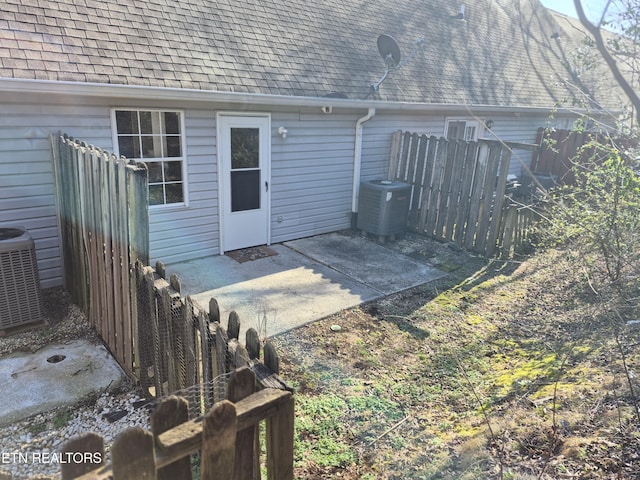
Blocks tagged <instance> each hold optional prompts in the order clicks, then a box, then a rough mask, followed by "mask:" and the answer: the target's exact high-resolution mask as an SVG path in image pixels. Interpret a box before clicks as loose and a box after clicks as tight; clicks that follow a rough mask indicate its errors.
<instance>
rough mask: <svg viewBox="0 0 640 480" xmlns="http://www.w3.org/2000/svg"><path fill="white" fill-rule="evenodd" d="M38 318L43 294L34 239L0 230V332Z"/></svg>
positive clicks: (21, 231)
mask: <svg viewBox="0 0 640 480" xmlns="http://www.w3.org/2000/svg"><path fill="white" fill-rule="evenodd" d="M41 318H42V293H41V290H40V279H39V277H38V266H37V263H36V252H35V245H34V242H33V239H32V238H31V235H30V234H29V233H28V232H27V231H26V230H24V229H22V228H13V227H12V228H0V330H6V329H10V328H13V327H18V326H21V325H25V324H29V323H33V322H39V321H41Z"/></svg>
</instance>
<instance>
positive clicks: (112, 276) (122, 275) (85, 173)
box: [50, 135, 149, 375]
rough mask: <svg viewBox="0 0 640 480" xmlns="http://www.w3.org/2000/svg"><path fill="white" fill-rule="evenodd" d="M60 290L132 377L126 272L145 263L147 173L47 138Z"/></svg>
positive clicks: (83, 146)
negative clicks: (60, 265)
mask: <svg viewBox="0 0 640 480" xmlns="http://www.w3.org/2000/svg"><path fill="white" fill-rule="evenodd" d="M50 138H51V146H52V154H53V163H54V170H55V178H56V198H57V208H58V218H59V223H60V233H61V237H62V238H61V240H62V261H63V269H64V286H65V289H66V290H67V291H68V292H69V293H70V294H71V297H72V298H73V301H74V302H75V303H76V304H78V305H79V306H80V308H81V309H82V310H83V312H84V313H85V314H86V315H87V318H88V319H89V321H90V322H91V324H92V325H93V326H94V327H95V328H96V330H97V331H98V333H99V334H100V336H101V337H102V339H103V340H104V341H105V343H106V344H107V345H108V346H109V349H110V350H111V353H112V354H113V355H114V357H115V358H116V359H117V360H118V362H119V363H120V365H121V366H122V367H123V369H124V370H125V371H126V372H127V373H129V374H130V375H133V374H134V368H133V366H134V361H135V359H134V357H135V344H134V329H135V323H136V322H135V302H132V301H131V298H132V296H131V290H132V288H133V289H135V284H132V282H131V276H130V270H131V265H133V264H134V263H135V262H136V260H138V259H139V260H141V261H142V262H145V263H147V262H148V261H149V232H148V225H149V217H148V188H147V170H146V167H145V165H144V164H130V163H127V162H126V160H125V159H124V158H117V157H116V156H115V155H112V154H110V153H107V152H104V151H102V150H100V149H98V148H95V147H93V146H91V145H87V144H86V143H80V142H77V141H75V140H73V139H72V138H69V137H67V136H66V135H64V136H62V135H51V137H50Z"/></svg>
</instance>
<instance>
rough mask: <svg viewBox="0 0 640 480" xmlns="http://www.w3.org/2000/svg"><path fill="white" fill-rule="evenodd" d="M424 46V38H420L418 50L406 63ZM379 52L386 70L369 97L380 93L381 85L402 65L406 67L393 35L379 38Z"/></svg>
mask: <svg viewBox="0 0 640 480" xmlns="http://www.w3.org/2000/svg"><path fill="white" fill-rule="evenodd" d="M423 45H424V38H419V39H418V41H417V42H416V48H415V49H414V50H413V52H411V55H409V57H408V58H407V59H406V60H405V61H404V63H407V62H409V61H410V60H411V59H412V58H413V57H414V55H415V54H416V52H417V51H418V49H420V48H422V46H423ZM378 52H380V56H381V57H382V59H383V60H384V63H385V66H386V68H385V71H384V74H383V75H382V77H380V80H378V81H377V82H376V83H372V84H371V86H370V88H369V93H368V95H367V97H369V96H370V95H374V94H376V93H378V90H380V85H382V82H384V81H385V80H386V79H387V77H388V76H389V73H390V72H391V71H393V70H397V69H398V68H400V67H401V66H402V65H404V63H401V60H402V54H401V53H400V47H399V46H398V42H396V41H395V39H394V38H393V37H392V36H391V35H386V34H382V35H380V36H379V37H378Z"/></svg>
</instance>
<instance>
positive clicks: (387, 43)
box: [378, 34, 402, 67]
mask: <svg viewBox="0 0 640 480" xmlns="http://www.w3.org/2000/svg"><path fill="white" fill-rule="evenodd" d="M378 51H379V52H380V55H381V56H382V58H383V59H384V61H385V62H386V63H387V65H388V66H389V67H395V66H397V65H399V64H400V59H401V57H402V55H401V54H400V47H399V46H398V43H397V42H396V41H395V40H394V39H393V37H392V36H391V35H385V34H382V35H380V36H379V37H378Z"/></svg>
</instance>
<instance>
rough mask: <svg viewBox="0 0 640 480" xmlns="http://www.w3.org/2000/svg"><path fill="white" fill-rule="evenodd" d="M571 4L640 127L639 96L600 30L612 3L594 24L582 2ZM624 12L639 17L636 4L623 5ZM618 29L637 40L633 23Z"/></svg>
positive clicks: (638, 7)
mask: <svg viewBox="0 0 640 480" xmlns="http://www.w3.org/2000/svg"><path fill="white" fill-rule="evenodd" d="M573 3H574V5H575V8H576V12H577V13H578V18H579V19H580V23H582V25H583V26H584V27H585V28H586V29H587V31H588V32H589V34H590V35H591V36H592V37H593V39H594V41H595V44H596V48H597V49H598V51H599V52H600V54H601V55H602V58H604V61H605V62H606V63H607V66H608V67H609V69H610V70H611V73H612V74H613V76H614V78H615V79H616V82H618V85H620V88H622V90H623V91H624V93H625V94H626V96H627V97H628V98H629V101H630V102H631V105H632V106H633V109H634V110H635V115H636V122H637V125H640V96H638V94H637V93H636V92H635V90H634V88H633V85H632V83H631V82H630V81H629V80H628V79H627V77H625V76H624V75H623V73H622V71H621V69H620V67H619V65H618V62H617V60H616V58H615V57H614V54H612V52H611V50H610V48H609V47H608V46H607V42H606V41H605V39H604V37H603V35H602V28H603V26H604V25H605V24H606V17H607V13H608V11H609V9H610V7H611V6H612V3H613V1H612V0H608V1H607V3H606V5H605V7H604V9H603V11H602V14H601V16H600V20H599V21H597V22H595V23H594V22H592V21H591V20H590V19H589V18H588V17H587V15H586V13H585V11H584V7H583V5H582V0H573ZM625 12H626V14H627V15H628V16H629V17H632V16H634V15H640V5H638V4H636V3H635V2H632V3H628V4H626V5H625ZM619 27H620V30H621V31H622V33H623V34H630V37H631V38H630V41H631V42H634V41H637V38H634V37H637V36H638V32H637V30H638V26H637V25H634V24H633V23H632V24H631V25H623V24H621V25H619Z"/></svg>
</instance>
